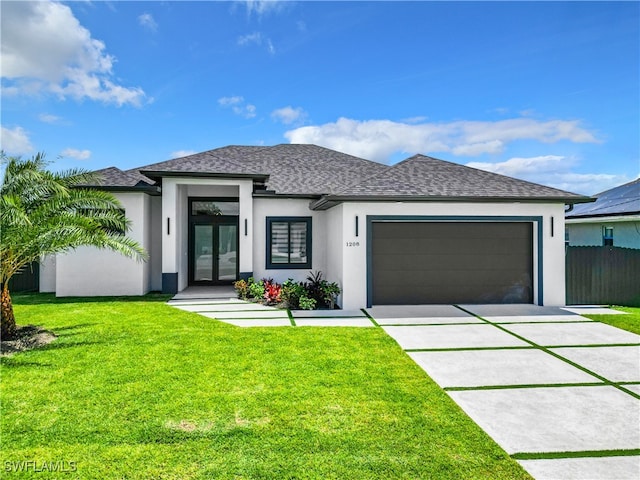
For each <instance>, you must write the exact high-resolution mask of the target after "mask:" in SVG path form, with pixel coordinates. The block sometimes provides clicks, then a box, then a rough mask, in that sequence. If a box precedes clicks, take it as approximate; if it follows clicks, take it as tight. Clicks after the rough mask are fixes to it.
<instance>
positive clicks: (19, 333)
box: [0, 325, 58, 357]
mask: <svg viewBox="0 0 640 480" xmlns="http://www.w3.org/2000/svg"><path fill="white" fill-rule="evenodd" d="M56 338H58V337H57V336H56V335H55V334H53V333H51V332H49V331H48V330H45V329H43V328H41V327H38V326H35V325H23V326H18V327H17V328H16V334H15V335H14V336H13V337H12V338H11V339H9V340H2V341H0V355H1V356H3V357H6V356H9V355H12V354H14V353H17V352H24V351H26V350H33V349H34V348H39V347H43V346H44V345H47V344H49V343H51V342H53V341H54V340H55V339H56Z"/></svg>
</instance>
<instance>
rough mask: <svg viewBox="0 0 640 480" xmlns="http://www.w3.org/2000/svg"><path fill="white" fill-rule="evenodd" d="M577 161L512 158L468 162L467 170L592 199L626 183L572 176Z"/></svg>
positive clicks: (622, 177)
mask: <svg viewBox="0 0 640 480" xmlns="http://www.w3.org/2000/svg"><path fill="white" fill-rule="evenodd" d="M577 163H578V162H577V161H575V160H574V159H572V158H567V157H564V156H561V155H541V156H537V157H515V158H510V159H509V160H505V161H504V162H496V163H489V162H469V163H467V164H466V165H467V166H468V167H473V168H479V169H480V170H487V171H489V172H494V173H499V174H501V175H508V176H510V177H515V178H520V179H522V180H528V181H530V182H535V183H540V184H543V185H549V186H551V187H555V188H559V189H561V190H567V191H570V192H577V193H583V194H587V195H593V194H594V193H598V192H602V191H604V190H608V189H610V188H612V187H615V186H618V185H622V184H623V183H626V182H628V181H630V180H631V179H629V178H627V177H626V176H625V175H612V174H607V173H576V172H574V171H573V169H574V168H575V167H577Z"/></svg>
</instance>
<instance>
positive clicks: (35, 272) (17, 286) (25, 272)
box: [9, 262, 40, 293]
mask: <svg viewBox="0 0 640 480" xmlns="http://www.w3.org/2000/svg"><path fill="white" fill-rule="evenodd" d="M39 289H40V265H38V262H33V263H32V264H30V265H27V266H26V267H25V268H23V269H22V271H21V272H20V273H17V274H15V275H14V276H13V277H11V280H9V290H11V292H12V293H13V292H15V293H17V292H37V291H38V290H39Z"/></svg>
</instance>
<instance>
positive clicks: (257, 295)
mask: <svg viewBox="0 0 640 480" xmlns="http://www.w3.org/2000/svg"><path fill="white" fill-rule="evenodd" d="M263 297H264V282H263V281H262V280H260V281H259V282H256V281H255V279H254V278H253V277H251V278H249V298H250V299H254V301H258V302H259V301H260V300H262V298H263Z"/></svg>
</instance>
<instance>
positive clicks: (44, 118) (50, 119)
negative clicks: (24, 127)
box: [38, 113, 64, 125]
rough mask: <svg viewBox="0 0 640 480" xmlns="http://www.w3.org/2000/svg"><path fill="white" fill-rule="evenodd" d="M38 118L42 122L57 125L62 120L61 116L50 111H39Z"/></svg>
mask: <svg viewBox="0 0 640 480" xmlns="http://www.w3.org/2000/svg"><path fill="white" fill-rule="evenodd" d="M38 120H40V121H41V122H44V123H50V124H52V125H59V124H61V123H63V122H64V120H63V119H62V118H61V117H58V116H57V115H52V114H50V113H41V114H40V115H38Z"/></svg>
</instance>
